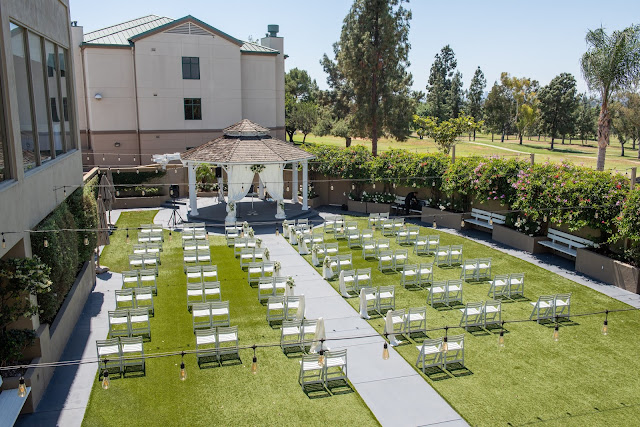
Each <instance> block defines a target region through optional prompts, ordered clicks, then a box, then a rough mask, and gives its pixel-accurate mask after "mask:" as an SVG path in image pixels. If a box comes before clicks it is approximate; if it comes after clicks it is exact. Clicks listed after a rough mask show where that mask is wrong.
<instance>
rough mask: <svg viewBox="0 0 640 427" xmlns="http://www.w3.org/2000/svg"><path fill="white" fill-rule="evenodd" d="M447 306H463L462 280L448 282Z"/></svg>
mask: <svg viewBox="0 0 640 427" xmlns="http://www.w3.org/2000/svg"><path fill="white" fill-rule="evenodd" d="M446 298H447V305H451V303H459V304H462V280H456V279H454V280H447V297H446Z"/></svg>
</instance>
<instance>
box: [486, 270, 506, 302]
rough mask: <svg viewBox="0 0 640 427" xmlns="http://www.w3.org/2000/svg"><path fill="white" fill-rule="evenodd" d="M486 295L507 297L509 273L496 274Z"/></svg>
mask: <svg viewBox="0 0 640 427" xmlns="http://www.w3.org/2000/svg"><path fill="white" fill-rule="evenodd" d="M488 295H489V296H490V297H492V298H493V299H498V298H502V297H509V275H508V274H496V275H495V277H494V278H493V280H492V281H491V287H490V288H489V294H488Z"/></svg>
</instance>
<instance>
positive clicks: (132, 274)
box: [122, 270, 155, 288]
mask: <svg viewBox="0 0 640 427" xmlns="http://www.w3.org/2000/svg"><path fill="white" fill-rule="evenodd" d="M154 276H155V275H154ZM139 281H140V272H139V271H138V270H134V271H123V272H122V287H123V288H129V287H133V288H137V287H138V282H139Z"/></svg>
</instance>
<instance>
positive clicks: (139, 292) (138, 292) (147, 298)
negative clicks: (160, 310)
mask: <svg viewBox="0 0 640 427" xmlns="http://www.w3.org/2000/svg"><path fill="white" fill-rule="evenodd" d="M134 295H135V301H136V308H146V309H147V310H149V314H151V315H152V316H155V309H154V307H153V289H151V288H136V289H135V290H134Z"/></svg>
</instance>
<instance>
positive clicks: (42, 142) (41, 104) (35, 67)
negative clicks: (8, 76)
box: [28, 33, 51, 163]
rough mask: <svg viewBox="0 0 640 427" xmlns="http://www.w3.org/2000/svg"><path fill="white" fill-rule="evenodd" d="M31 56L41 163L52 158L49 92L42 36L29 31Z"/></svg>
mask: <svg viewBox="0 0 640 427" xmlns="http://www.w3.org/2000/svg"><path fill="white" fill-rule="evenodd" d="M28 39H29V57H30V59H31V84H32V86H33V101H34V104H35V105H34V107H35V111H36V129H37V131H38V146H39V148H40V163H44V162H46V161H47V160H51V133H50V132H49V117H48V115H47V93H46V92H45V86H44V85H45V82H44V72H45V70H44V64H43V63H42V48H41V46H40V36H37V35H35V34H33V33H29V37H28Z"/></svg>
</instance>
